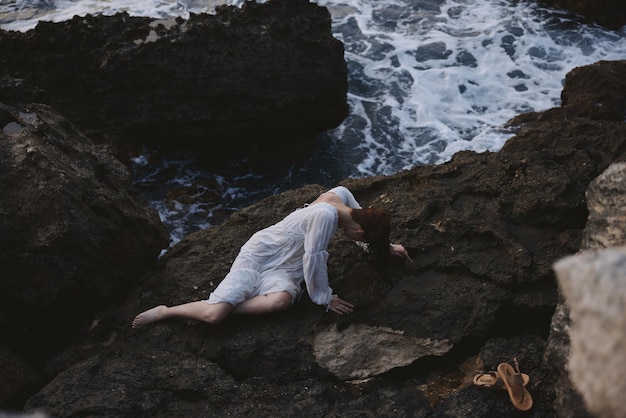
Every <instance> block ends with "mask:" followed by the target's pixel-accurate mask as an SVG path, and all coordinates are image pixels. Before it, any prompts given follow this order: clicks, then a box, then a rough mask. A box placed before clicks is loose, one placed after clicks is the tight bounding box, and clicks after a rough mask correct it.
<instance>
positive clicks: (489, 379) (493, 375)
mask: <svg viewBox="0 0 626 418" xmlns="http://www.w3.org/2000/svg"><path fill="white" fill-rule="evenodd" d="M522 380H523V384H524V386H526V385H527V384H528V382H530V376H528V375H527V374H526V373H522ZM474 384H475V385H476V386H480V387H485V388H495V389H506V388H505V387H504V383H503V382H502V379H501V378H500V376H499V375H498V372H485V373H480V374H477V375H476V376H474Z"/></svg>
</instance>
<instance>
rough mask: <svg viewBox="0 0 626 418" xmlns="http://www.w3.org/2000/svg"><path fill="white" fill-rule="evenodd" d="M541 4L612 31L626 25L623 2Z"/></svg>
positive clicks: (551, 0)
mask: <svg viewBox="0 0 626 418" xmlns="http://www.w3.org/2000/svg"><path fill="white" fill-rule="evenodd" d="M539 3H540V4H542V5H547V6H549V7H558V8H561V9H566V10H569V11H571V12H573V13H575V14H576V15H577V16H579V17H581V18H584V19H586V20H587V21H589V22H596V23H599V24H600V25H603V26H606V27H608V28H610V29H614V30H619V29H621V28H622V27H623V26H624V25H626V4H625V3H624V2H623V1H622V0H540V1H539Z"/></svg>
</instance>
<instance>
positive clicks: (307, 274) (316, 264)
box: [302, 208, 337, 306]
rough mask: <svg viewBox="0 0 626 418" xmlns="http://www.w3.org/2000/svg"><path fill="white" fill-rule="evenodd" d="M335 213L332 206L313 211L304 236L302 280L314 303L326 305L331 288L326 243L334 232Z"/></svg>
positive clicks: (331, 292) (329, 298) (331, 291)
mask: <svg viewBox="0 0 626 418" xmlns="http://www.w3.org/2000/svg"><path fill="white" fill-rule="evenodd" d="M336 218H337V214H336V213H335V212H334V208H330V209H328V210H321V211H317V212H314V213H313V214H312V216H311V218H310V219H309V222H308V225H307V230H306V233H305V236H304V257H303V259H302V263H303V271H304V282H305V284H306V288H307V291H308V293H309V297H310V298H311V300H312V301H313V303H315V304H316V305H324V306H328V305H329V304H330V301H331V299H332V295H333V289H331V287H330V286H329V284H328V266H327V262H328V250H327V249H328V243H329V242H330V239H331V238H332V236H333V234H334V233H335V227H336Z"/></svg>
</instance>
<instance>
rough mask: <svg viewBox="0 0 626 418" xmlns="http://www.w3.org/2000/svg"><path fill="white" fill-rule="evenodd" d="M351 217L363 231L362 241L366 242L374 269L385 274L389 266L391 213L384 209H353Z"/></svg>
mask: <svg viewBox="0 0 626 418" xmlns="http://www.w3.org/2000/svg"><path fill="white" fill-rule="evenodd" d="M351 213H352V219H353V220H354V221H355V222H357V223H358V224H359V225H361V228H363V231H365V237H364V241H365V242H366V243H368V244H369V245H368V247H369V248H368V250H369V253H370V260H371V262H372V264H373V266H374V268H375V269H376V271H377V272H378V273H379V274H381V275H383V276H385V275H386V274H387V267H388V266H389V259H390V258H391V256H390V253H389V234H390V231H391V213H390V212H389V211H388V210H384V209H374V208H368V209H353V210H352V212H351Z"/></svg>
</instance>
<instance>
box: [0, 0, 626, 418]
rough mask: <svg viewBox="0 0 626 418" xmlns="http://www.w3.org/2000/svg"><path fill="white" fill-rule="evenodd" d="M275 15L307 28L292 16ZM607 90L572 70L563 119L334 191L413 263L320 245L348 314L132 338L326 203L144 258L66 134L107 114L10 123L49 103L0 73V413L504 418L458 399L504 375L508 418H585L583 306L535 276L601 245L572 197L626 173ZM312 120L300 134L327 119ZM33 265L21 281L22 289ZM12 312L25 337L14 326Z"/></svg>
mask: <svg viewBox="0 0 626 418" xmlns="http://www.w3.org/2000/svg"><path fill="white" fill-rule="evenodd" d="M270 3H274V5H273V6H272V7H274V6H275V5H277V4H280V3H284V2H280V1H275V2H270ZM290 4H291V3H290ZM293 4H299V5H300V6H301V7H304V9H303V10H309V9H308V7H309V6H308V2H293ZM249 7H250V8H251V9H250V10H254V12H253V14H254V13H259V14H262V10H263V8H262V7H261V8H260V9H256V6H252V5H250V6H249ZM276 7H278V6H276ZM281 7H287V6H286V5H284V4H283V6H281ZM290 7H291V6H290ZM316 10H317V9H316ZM244 12H245V9H244ZM229 13H234V11H229V12H227V16H231V19H230V20H228V21H229V22H230V23H229V25H225V26H227V27H230V24H234V23H233V22H234V20H232V16H233V15H230V14H229ZM317 13H318V11H315V12H313V15H315V16H317ZM292 17H293V16H292ZM298 18H301V16H300V17H298ZM115 19H121V20H119V21H118V23H119V22H122V23H124V22H126V21H127V20H126V18H125V17H119V16H118V17H116V18H114V19H113V21H114V22H115V21H116V20H115ZM200 20H202V19H200ZM85 21H86V24H84V26H85V27H89V24H91V23H93V22H92V20H91V18H87V19H86V20H85ZM90 22H91V23H90ZM135 23H137V22H135ZM139 23H140V24H139V26H140V27H142V28H144V29H142V31H144V32H145V27H150V22H147V21H139ZM283 23H284V24H286V22H283ZM177 24H178V25H180V26H185V25H186V24H185V23H184V22H178V23H177ZM67 25H68V27H82V26H81V25H83V23H81V21H80V20H76V21H72V23H68V24H67ZM324 25H326V23H324ZM131 26H132V25H131ZM259 27H260V26H259ZM45 28H46V30H50V28H51V27H45ZM64 28H65V26H64ZM124 30H125V29H124ZM159 30H162V29H159ZM326 30H328V28H327V27H326ZM142 31H139V32H140V33H144V32H142ZM157 32H158V31H157ZM148 34H149V32H148ZM3 36H7V35H3ZM13 36H14V35H13ZM31 36H33V35H31ZM129 39H131V41H132V43H133V44H135V42H134V40H136V39H137V38H135V37H130V38H129ZM325 39H328V38H325ZM2 42H7V41H6V38H5V39H4V40H3V39H0V43H2ZM12 42H13V41H12ZM329 44H335V42H334V41H329ZM3 45H6V44H3ZM128 45H130V44H128ZM122 49H123V48H122ZM2 59H5V60H6V59H7V58H6V57H3V58H2ZM3 62H7V61H3ZM102 63H103V62H101V64H102ZM2 68H8V67H2ZM15 71H17V70H15ZM33 71H34V70H33ZM338 71H340V73H341V71H343V69H338ZM341 74H343V76H344V77H345V73H341ZM625 79H626V62H621V61H620V62H599V63H597V64H594V65H591V66H588V67H584V68H578V69H575V70H573V71H572V72H571V73H570V74H569V75H568V77H567V79H566V81H565V86H564V89H563V104H562V106H560V107H558V108H554V109H550V110H548V111H546V112H541V113H532V114H525V115H520V116H519V117H518V118H515V119H514V120H512V121H511V122H510V127H511V128H514V129H515V130H516V132H517V133H516V136H515V137H514V138H512V139H510V140H509V141H508V142H507V143H506V145H505V146H504V147H503V149H502V150H501V151H499V152H497V153H489V152H485V153H480V154H478V153H473V152H461V153H459V154H457V155H455V156H454V158H453V159H452V160H451V161H450V162H448V163H446V164H442V165H438V166H422V167H416V168H414V169H412V170H409V171H406V172H402V173H398V174H396V175H393V176H389V177H371V178H363V179H352V180H345V181H344V182H342V184H344V185H346V186H348V187H349V188H351V190H353V192H354V193H355V195H356V197H357V199H358V200H359V201H360V203H361V204H362V205H364V206H370V205H371V206H377V207H385V208H388V209H389V210H391V211H392V213H393V216H394V223H393V232H392V239H393V240H394V241H395V242H401V243H403V244H404V245H405V247H406V248H407V249H408V250H409V252H410V254H411V257H412V258H413V260H414V261H415V263H414V264H406V263H403V262H399V261H397V262H396V263H395V264H394V265H393V266H392V268H391V270H390V274H389V276H388V277H381V276H379V275H378V274H377V273H376V272H375V271H374V270H373V269H371V268H370V267H369V266H368V263H367V258H366V257H365V255H364V254H363V253H362V252H361V251H360V249H359V248H358V247H356V246H355V245H354V244H353V243H352V242H349V241H347V240H346V239H344V238H343V237H339V236H337V237H336V238H335V239H334V240H333V241H332V243H331V246H330V248H329V252H330V254H331V257H330V260H329V264H328V267H329V273H330V278H331V285H332V287H333V288H334V289H335V291H336V292H337V293H338V294H340V295H341V296H342V297H343V298H345V299H347V300H349V301H351V302H353V303H354V304H355V311H354V313H352V314H350V315H347V316H342V317H339V316H335V315H333V314H329V313H326V312H325V311H324V309H323V308H322V307H319V306H316V305H314V304H312V303H311V302H310V300H308V298H307V297H306V295H305V296H304V297H303V298H302V300H300V301H299V302H298V303H297V304H296V305H295V306H294V307H293V308H292V309H291V310H290V311H287V312H283V313H277V314H272V315H264V316H255V317H243V316H241V317H239V316H234V317H231V318H229V319H228V320H227V321H225V322H224V323H223V324H220V325H218V326H207V325H202V324H196V325H190V324H187V323H186V322H185V321H182V320H170V321H166V322H163V323H159V324H155V325H153V326H151V327H148V328H146V329H139V330H133V329H131V328H130V321H131V320H132V318H133V317H134V316H135V314H136V313H138V312H139V311H141V310H144V309H145V308H148V307H151V306H153V305H156V304H162V303H165V304H168V305H169V304H176V303H182V302H187V301H191V300H200V299H204V298H206V297H207V296H208V294H209V293H210V291H211V290H212V289H213V288H215V286H216V285H217V284H218V283H219V281H220V280H221V279H222V277H223V276H224V275H225V273H226V272H227V271H228V268H229V267H230V263H231V262H232V260H233V259H234V257H235V255H236V254H237V251H238V249H239V247H240V246H241V244H243V243H244V242H245V241H246V240H247V238H248V237H249V236H250V235H251V234H252V233H253V232H254V231H256V230H258V229H260V228H262V227H265V226H267V225H270V224H272V223H274V222H276V221H277V220H279V219H281V218H282V217H283V216H284V215H286V214H287V213H289V212H291V211H292V210H294V209H296V208H298V207H300V206H301V205H302V204H304V203H306V202H310V201H311V200H313V199H314V198H315V197H316V196H317V195H318V194H319V193H320V192H322V191H323V189H322V188H321V186H317V185H309V186H307V187H304V188H301V189H297V190H292V191H290V192H287V193H283V194H281V195H277V196H273V197H270V198H267V199H265V200H263V201H261V202H258V203H257V204H255V205H253V206H250V207H247V208H244V209H242V210H240V211H238V212H236V213H235V214H233V215H232V216H231V217H230V218H228V219H227V220H226V221H224V222H223V223H222V224H221V225H220V226H218V227H215V228H210V229H207V230H204V231H199V232H196V233H194V234H191V235H189V236H187V237H186V238H185V239H183V240H182V241H181V242H180V243H179V244H177V245H176V246H175V247H173V248H172V249H171V250H170V251H168V252H167V254H166V255H165V256H163V257H162V258H160V259H158V260H157V258H156V254H157V253H158V250H159V249H160V248H162V247H163V239H164V237H163V233H162V229H161V226H160V225H159V223H158V221H157V220H156V219H155V214H154V212H153V211H152V210H151V209H150V208H149V207H148V206H147V205H146V203H145V202H144V201H143V200H142V199H141V198H139V197H137V196H135V195H134V193H133V191H132V188H131V187H129V183H128V178H127V177H128V173H127V171H126V170H125V168H124V167H123V166H122V165H120V164H119V163H118V162H116V161H115V160H114V159H112V158H111V157H110V156H109V154H108V153H107V148H106V147H103V146H96V145H94V144H93V143H92V142H91V141H90V140H89V139H88V138H87V137H85V136H84V135H83V134H82V133H81V131H80V129H81V128H80V127H81V126H82V123H85V128H84V129H85V130H89V131H94V132H95V131H98V132H105V133H106V129H105V126H104V122H102V121H103V120H104V121H106V120H108V119H107V118H108V116H107V118H104V119H102V120H101V121H100V122H102V123H103V124H99V125H98V128H97V129H96V127H95V126H96V125H89V122H90V121H89V120H86V119H81V117H80V116H78V117H77V119H76V120H79V121H81V122H80V124H77V125H74V124H73V123H72V122H70V121H69V120H68V119H66V118H65V117H64V116H62V114H64V112H65V110H64V111H63V112H61V114H59V113H58V111H57V110H56V106H57V105H58V106H59V107H60V106H61V105H62V103H65V100H66V99H59V103H61V104H55V105H54V106H55V108H51V107H50V106H46V105H31V104H20V103H18V101H17V100H15V99H16V98H18V97H20V96H19V95H18V94H16V92H24V93H25V94H26V93H27V92H28V91H31V90H32V92H31V93H28V94H31V96H25V97H28V98H34V97H36V98H37V99H41V98H45V97H48V96H46V94H48V93H46V91H47V89H49V88H50V87H49V86H47V85H45V84H40V83H42V82H41V81H37V83H36V84H35V81H33V80H38V79H36V78H19V77H17V73H12V74H6V73H5V74H4V75H3V78H2V80H5V81H6V80H9V81H10V82H8V81H7V82H5V83H3V86H4V87H3V89H2V95H1V96H0V97H3V98H12V100H8V101H9V102H10V103H8V104H4V105H3V106H2V111H1V112H0V124H1V125H2V127H3V129H2V133H0V146H1V147H3V148H2V155H1V157H2V158H3V161H2V165H0V167H2V168H1V169H0V170H1V171H0V184H2V186H3V190H8V191H9V194H8V195H7V196H11V198H10V199H8V198H7V199H3V200H2V201H0V204H1V206H0V213H2V214H3V216H2V218H0V219H1V222H2V225H1V227H2V228H3V231H7V232H6V233H3V234H1V235H0V236H2V239H3V240H4V241H2V244H1V247H0V249H1V250H2V252H1V254H0V255H1V256H2V257H4V258H2V260H3V261H2V266H1V267H2V272H3V275H2V276H1V278H2V280H3V281H2V297H3V302H5V301H7V300H9V301H10V302H11V303H10V304H7V303H3V304H2V311H1V312H2V313H1V317H0V319H1V321H0V324H1V325H2V327H3V331H5V330H9V331H11V332H10V333H7V332H3V333H2V338H3V339H2V343H1V344H0V369H2V370H3V379H2V381H0V396H1V398H0V402H1V403H2V407H3V408H7V409H8V408H13V407H19V408H20V409H23V411H25V412H35V411H43V412H44V413H45V414H49V415H50V416H55V417H65V416H86V415H87V416H93V415H101V416H112V417H113V416H115V417H122V416H123V417H126V416H127V417H142V416H145V417H148V416H150V417H152V416H173V415H176V416H213V415H255V416H296V415H297V416H411V417H415V416H424V417H425V416H431V417H432V416H441V417H443V416H455V417H456V416H473V417H491V416H494V415H495V416H510V415H513V414H515V412H516V411H515V410H514V408H513V406H512V405H511V402H510V401H509V399H508V396H507V395H506V392H505V391H502V390H491V389H485V388H480V387H476V386H474V385H472V384H471V380H472V377H473V376H474V374H476V373H479V372H482V371H489V370H495V368H496V366H497V365H498V363H500V362H506V361H511V360H512V359H513V358H516V359H517V361H518V362H519V364H520V367H521V369H522V371H523V372H524V373H527V374H529V376H530V379H531V380H530V382H529V384H528V390H529V391H530V393H531V394H532V396H533V400H534V405H533V408H532V409H531V410H530V411H529V412H527V413H526V415H528V416H534V417H553V416H555V415H557V416H586V415H589V416H592V415H591V414H592V413H600V414H601V413H604V411H606V410H602V409H597V405H594V404H593V403H589V402H588V401H587V400H586V398H585V396H588V395H586V394H588V393H592V394H593V393H594V392H593V390H595V389H593V388H592V389H589V388H588V387H586V385H585V384H584V382H576V378H577V377H579V376H584V373H583V372H574V370H576V367H577V366H579V365H581V364H582V365H583V366H581V367H583V369H584V367H586V366H584V359H585V357H586V354H587V353H588V352H587V351H585V352H583V355H582V356H581V357H580V358H581V360H580V361H576V362H575V364H576V366H575V365H573V364H572V365H571V366H570V363H569V361H570V355H569V347H570V344H572V353H574V352H575V347H577V345H576V344H577V343H575V341H577V340H576V338H574V334H572V336H571V337H570V334H569V331H570V328H569V327H570V324H571V321H576V320H577V319H576V318H577V317H578V318H580V315H581V314H579V313H578V312H584V309H586V308H584V307H583V308H580V309H581V310H577V308H574V306H575V305H572V317H571V318H570V313H569V311H566V310H561V309H560V308H561V307H563V306H564V304H563V303H561V302H563V298H565V297H570V296H568V292H567V291H566V292H564V293H565V294H562V293H560V292H561V290H560V289H559V282H558V281H557V278H556V275H555V271H554V265H555V263H556V262H558V261H559V260H562V259H564V258H566V257H569V256H572V255H575V254H577V253H578V252H579V251H580V249H581V244H583V247H584V246H585V245H587V244H584V243H587V242H592V241H593V242H606V238H601V237H599V236H598V235H597V234H592V233H591V232H590V231H591V230H590V229H585V228H586V227H587V226H588V225H589V224H591V223H592V222H591V220H592V219H600V221H599V222H600V224H602V217H603V216H599V217H597V216H596V215H595V214H597V213H604V212H602V209H598V207H600V208H605V207H607V206H609V205H607V204H605V203H603V200H602V199H596V198H592V197H591V196H590V195H588V193H593V192H591V191H589V190H598V188H597V186H596V187H595V188H593V187H592V188H591V189H590V188H589V186H590V184H591V185H592V186H593V185H594V184H596V185H597V183H593V182H594V181H595V180H596V179H597V178H598V177H599V176H600V175H601V174H603V173H605V171H606V170H607V169H608V168H609V167H611V165H612V164H614V163H615V162H623V161H624V160H625V159H626V126H625V123H624V115H625V114H626V105H625V103H624V100H623V98H624V97H626V84H625V83H624V80H625ZM325 80H326V81H325ZM318 81H319V82H320V83H321V84H323V85H326V83H327V79H326V78H324V77H323V75H321V76H320V79H318ZM333 100H334V99H333ZM285 103H287V104H288V103H290V102H289V100H286V101H285ZM340 107H341V106H340ZM64 109H65V108H64ZM86 109H89V108H88V107H86ZM79 110H80V108H78V107H77V108H74V109H73V110H68V111H70V112H79ZM86 113H89V112H86ZM156 114H158V112H157V113H156ZM319 115H321V116H319ZM318 116H319V117H320V121H318V122H316V124H314V126H317V127H318V128H319V127H320V126H322V124H323V123H327V122H328V121H329V120H331V119H332V118H330V119H328V118H326V117H325V116H324V114H323V113H320V114H318ZM98 117H100V116H98ZM321 119H323V120H325V121H326V122H323V123H322V122H321ZM71 120H72V121H73V120H74V117H72V119H71ZM94 120H95V119H93V120H91V122H93V121H94ZM119 120H123V118H121V119H119ZM83 121H84V122H83ZM100 122H99V123H100ZM180 122H181V123H183V121H182V120H181V121H180ZM317 123H319V125H317ZM192 125H193V124H192ZM77 126H78V127H77ZM204 126H208V125H204ZM314 130H315V129H312V130H311V131H314ZM304 131H307V132H310V131H309V130H308V128H307V129H304ZM116 134H117V131H116ZM609 172H610V171H609ZM614 189H615V188H614ZM614 189H611V190H614ZM619 190H621V189H619V188H617V192H616V193H615V194H616V195H617V196H619ZM601 194H602V195H606V194H610V193H605V192H603V193H601ZM40 197H41V198H42V200H39V199H40ZM618 201H619V200H618ZM590 202H595V203H590ZM594 205H595V206H594ZM596 222H597V221H596ZM616 230H617V229H615V228H614V229H610V231H611V234H613V235H612V236H615V235H616V234H617V233H616V232H615V231H616ZM592 236H593V238H592ZM621 236H623V235H621ZM137 257H139V258H140V259H141V260H143V261H142V262H138V261H137ZM68 260H69V261H68ZM37 266H39V270H32V271H35V272H36V273H37V274H36V275H35V274H31V273H32V271H31V270H28V271H26V270H25V269H26V268H27V267H28V268H31V269H34V268H35V267H37ZM16 267H19V268H21V270H19V269H18V270H14V269H15V268H16ZM14 271H19V272H21V273H20V274H18V275H15V274H13V273H12V272H14ZM4 272H7V273H6V274H7V275H5V273H4ZM9 273H11V275H9ZM6 277H11V280H6ZM52 279H54V281H52ZM597 282H600V280H598V281H597ZM29 289H30V291H29ZM67 289H69V290H71V291H65V290H67ZM563 289H564V290H565V287H564V288H563ZM574 294H575V293H574ZM96 296H97V297H96ZM34 301H35V302H37V303H38V304H35V303H33V302H34ZM50 301H56V302H57V304H56V305H55V304H54V303H52V304H51V303H49V302H50ZM66 302H68V303H69V305H65V303H66ZM29 303H30V305H29ZM15 306H19V307H20V309H21V311H15V310H14V309H13V308H14V307H15ZM31 306H35V307H36V311H37V317H36V318H35V320H33V319H32V318H30V317H28V316H27V317H25V318H23V317H22V316H20V315H17V314H16V312H25V313H30V311H29V309H28V308H29V307H31ZM51 306H52V308H51ZM555 309H556V310H555ZM555 313H556V314H555ZM72 321H74V322H72ZM617 324H618V326H619V324H621V322H617ZM53 325H55V326H56V327H55V326H53ZM36 326H39V327H40V328H35V327H36ZM64 326H69V328H68V329H69V331H68V332H66V333H65V334H64V333H63V330H64ZM46 328H49V330H50V331H49V334H39V336H40V337H41V338H34V337H33V335H35V334H37V333H40V332H43V330H45V329H46ZM557 331H563V332H561V333H558V332H557ZM58 335H61V338H62V340H61V341H60V342H58V343H56V344H52V346H48V345H47V344H50V342H51V341H54V339H55V337H56V336H58ZM35 349H36V350H35ZM29 350H33V351H29ZM570 368H571V371H572V374H571V376H570V374H569V370H570ZM578 370H582V369H578ZM587 370H589V369H588V368H587ZM579 373H582V374H579ZM5 376H6V377H5ZM572 377H573V378H574V381H573V382H572ZM581 392H582V393H581ZM570 401H571V402H570ZM22 406H23V408H22ZM616 408H619V404H618V406H617V407H616ZM587 409H589V411H593V412H589V411H587Z"/></svg>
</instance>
